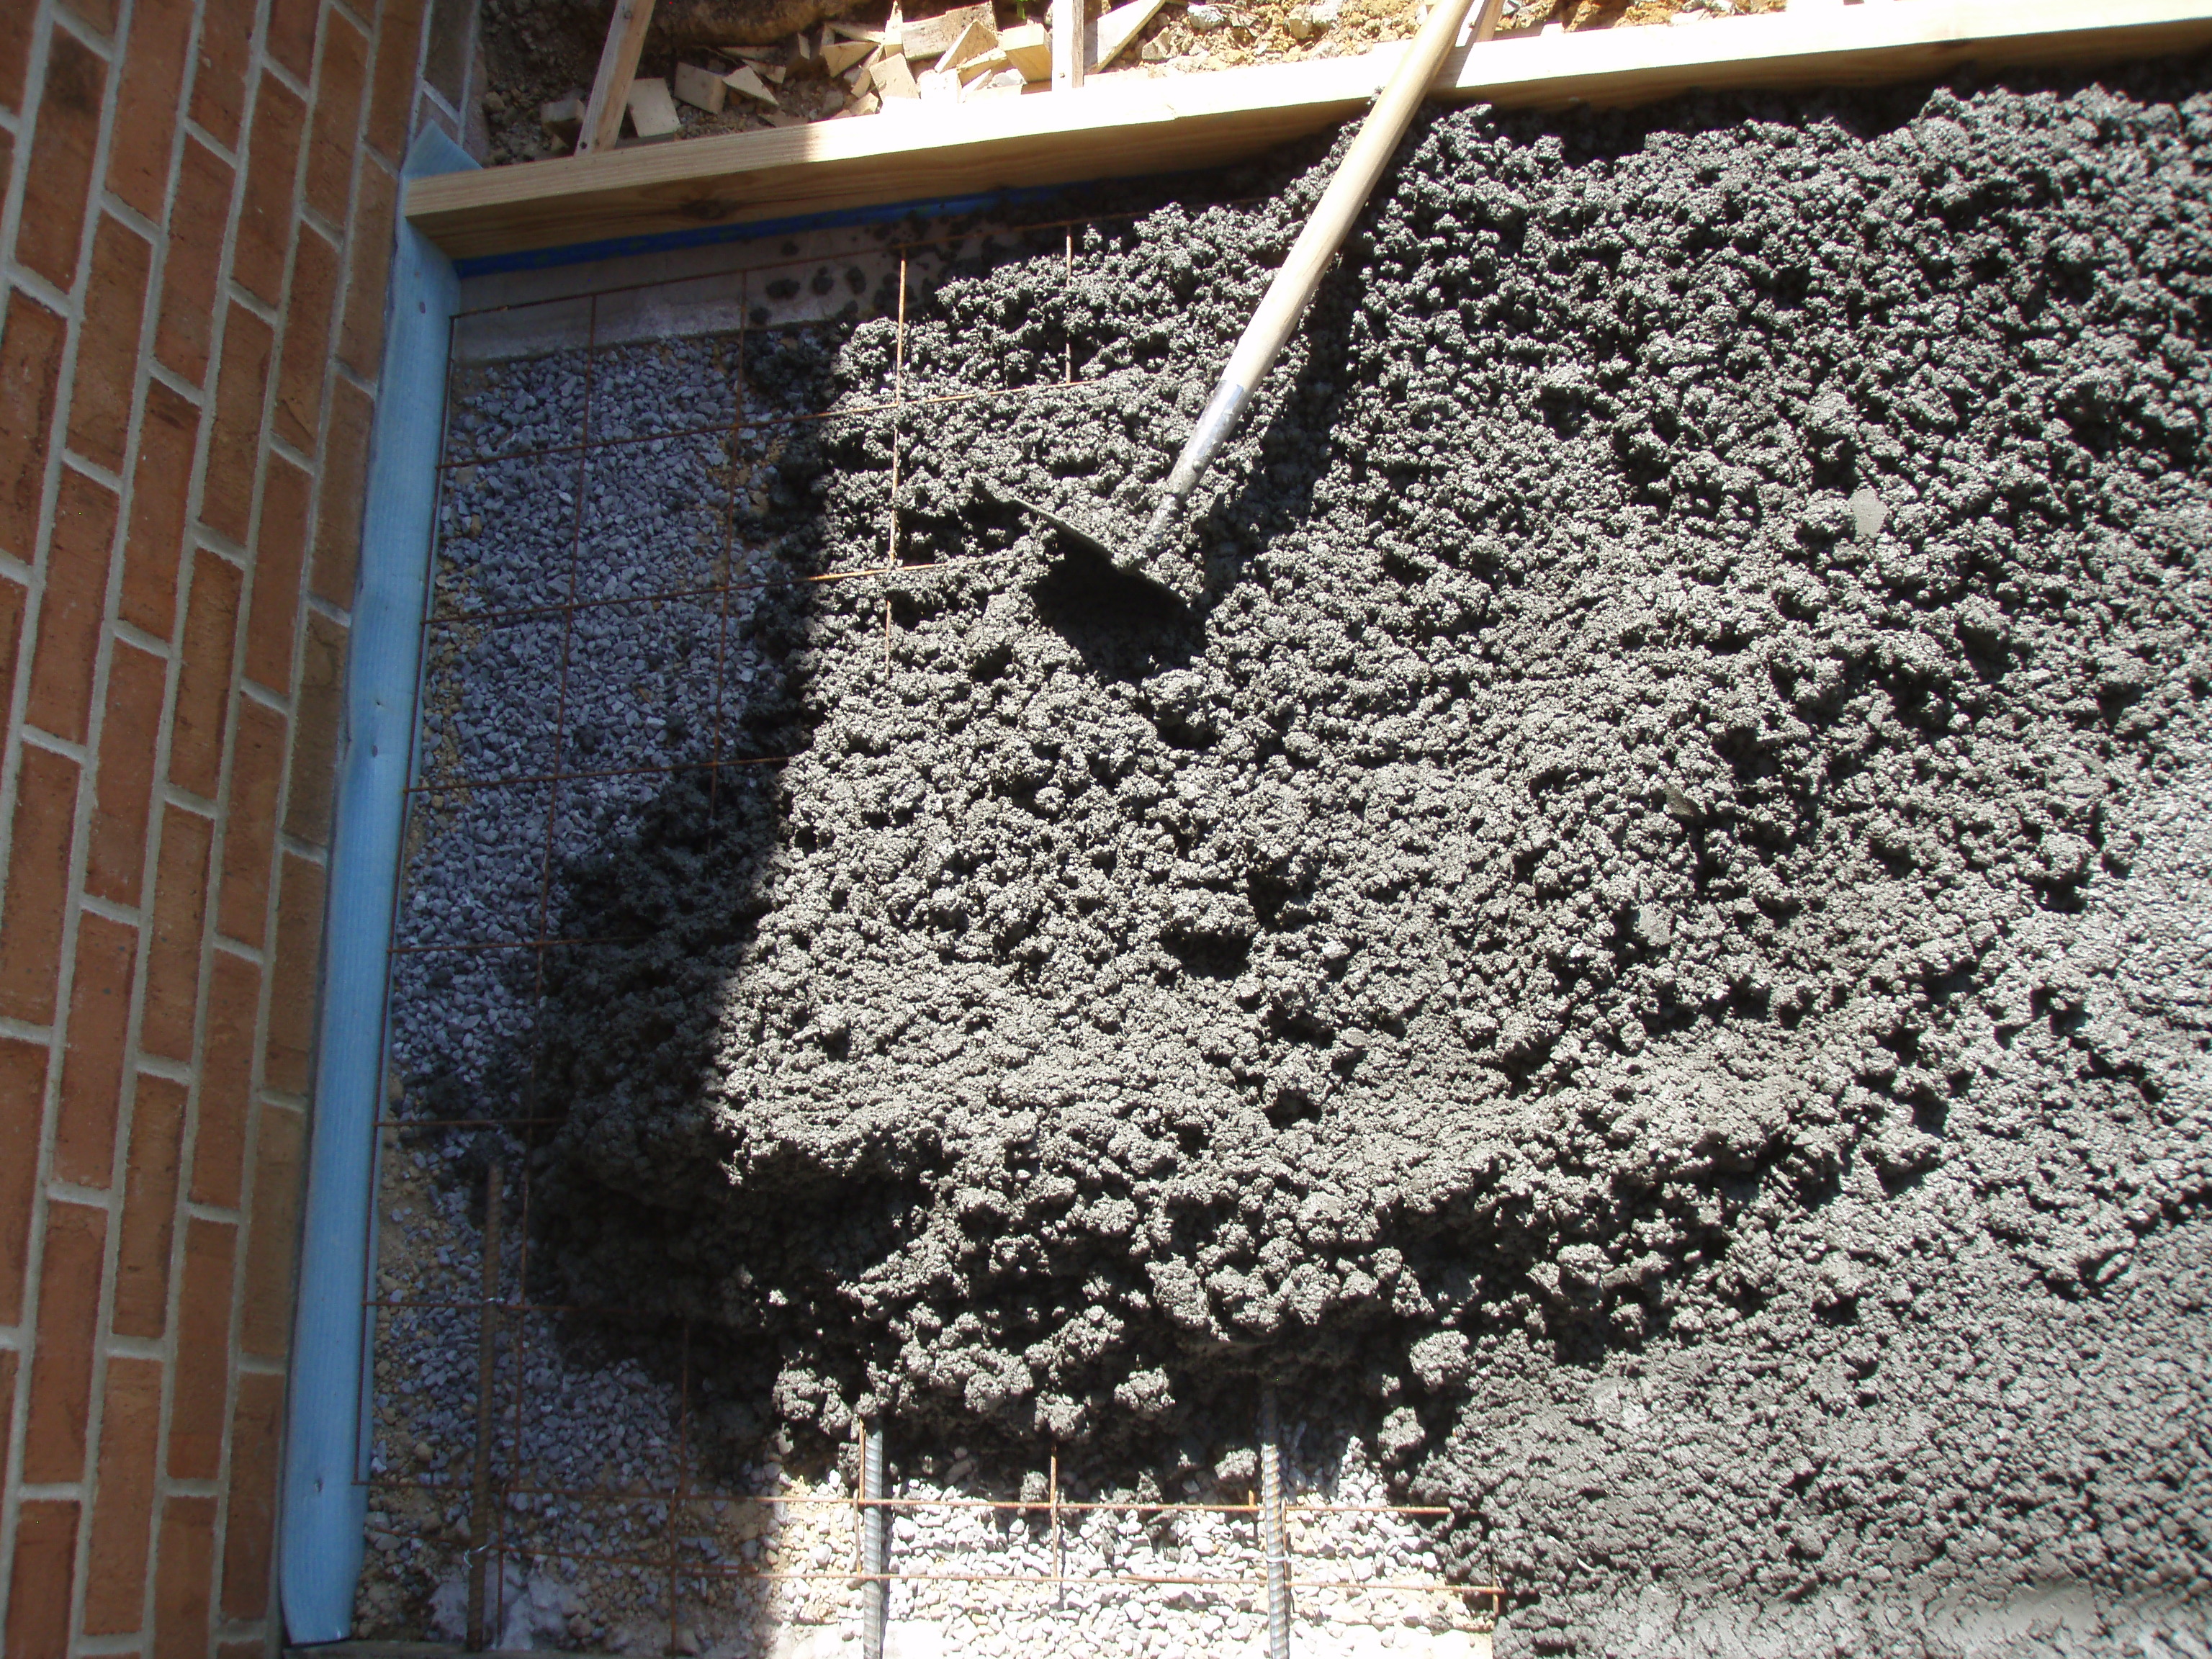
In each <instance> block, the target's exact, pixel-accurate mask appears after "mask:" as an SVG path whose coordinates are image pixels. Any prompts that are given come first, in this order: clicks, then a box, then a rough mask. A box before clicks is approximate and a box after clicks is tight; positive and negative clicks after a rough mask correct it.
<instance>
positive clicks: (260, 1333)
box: [239, 1106, 307, 1359]
mask: <svg viewBox="0 0 2212 1659" xmlns="http://www.w3.org/2000/svg"><path fill="white" fill-rule="evenodd" d="M306 1159H307V1127H306V1123H305V1121H304V1119H303V1118H302V1116H301V1114H300V1113H298V1112H295V1111H294V1110H293V1109H291V1108H290V1107H289V1106H264V1107H263V1108H262V1109H261V1130H260V1133H259V1135H258V1138H257V1139H256V1142H255V1146H254V1159H253V1222H252V1228H251V1230H250V1231H249V1232H248V1234H247V1237H246V1303H245V1311H244V1313H243V1315H242V1316H241V1317H240V1322H239V1346H240V1347H241V1348H243V1349H244V1350H245V1351H246V1352H247V1353H250V1354H256V1355H258V1356H259V1357H260V1358H264V1359H282V1358H283V1357H284V1355H285V1352H286V1350H287V1347H288V1346H289V1341H288V1339H289V1337H290V1335H291V1331H292V1277H293V1273H294V1271H295V1263H296V1262H297V1261H298V1259H299V1251H300V1190H301V1180H302V1171H303V1170H304V1168H305V1164H306Z"/></svg>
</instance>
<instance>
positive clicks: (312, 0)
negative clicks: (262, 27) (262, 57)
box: [268, 0, 319, 86]
mask: <svg viewBox="0 0 2212 1659" xmlns="http://www.w3.org/2000/svg"><path fill="white" fill-rule="evenodd" d="M318 9H319V5H318V0H270V7H269V43H268V52H269V55H270V57H271V58H275V59H276V61H277V62H278V63H279V64H283V66H284V67H285V68H286V69H287V70H290V71H291V75H292V78H293V79H294V80H295V81H297V82H299V83H300V84H301V86H305V85H307V82H310V81H312V80H313V79H314V78H315V14H316V11H317V10H318Z"/></svg>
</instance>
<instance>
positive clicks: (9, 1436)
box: [0, 1348, 16, 1485]
mask: <svg viewBox="0 0 2212 1659" xmlns="http://www.w3.org/2000/svg"><path fill="white" fill-rule="evenodd" d="M15 1358H16V1355H15V1349H13V1348H0V1400H4V1401H8V1404H9V1409H8V1410H7V1411H4V1412H0V1485H5V1484H6V1482H7V1480H8V1476H9V1474H10V1473H12V1472H13V1468H14V1465H12V1464H11V1463H9V1461H8V1459H9V1454H10V1453H11V1452H12V1451H13V1450H14V1449H15V1439H14V1435H15Z"/></svg>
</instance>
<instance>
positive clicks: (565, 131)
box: [538, 92, 586, 149]
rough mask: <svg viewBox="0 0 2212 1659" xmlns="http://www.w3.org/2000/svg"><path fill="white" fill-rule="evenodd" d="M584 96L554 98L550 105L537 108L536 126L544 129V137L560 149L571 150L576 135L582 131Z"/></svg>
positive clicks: (581, 94)
mask: <svg viewBox="0 0 2212 1659" xmlns="http://www.w3.org/2000/svg"><path fill="white" fill-rule="evenodd" d="M585 96H586V94H583V93H580V92H572V93H570V94H568V96H566V97H565V98H556V99H555V100H553V101H552V102H551V103H550V104H540V105H539V106H538V125H540V126H542V127H544V129H545V136H546V137H549V138H550V139H551V140H552V141H553V142H554V143H556V144H558V145H560V146H561V147H562V149H569V148H572V147H573V146H574V143H575V142H576V135H577V134H578V133H580V132H581V131H583V130H584V100H585Z"/></svg>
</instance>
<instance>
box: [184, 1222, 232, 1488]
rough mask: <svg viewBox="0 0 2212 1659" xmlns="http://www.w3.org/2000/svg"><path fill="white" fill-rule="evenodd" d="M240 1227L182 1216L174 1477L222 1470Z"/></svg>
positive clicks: (194, 1476) (192, 1477)
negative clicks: (182, 1271)
mask: <svg viewBox="0 0 2212 1659" xmlns="http://www.w3.org/2000/svg"><path fill="white" fill-rule="evenodd" d="M237 1253H238V1229H237V1228H236V1227H234V1226H233V1225H231V1224H230V1223H229V1222H228V1221H210V1220H207V1219H206V1218H204V1217H201V1216H190V1217H187V1218H185V1278H184V1283H183V1285H181V1286H180V1287H179V1290H178V1292H177V1381H176V1390H175V1395H174V1397H173V1399H172V1400H171V1401H170V1405H169V1478H170V1479H171V1480H214V1479H215V1478H216V1476H217V1475H218V1474H222V1429H223V1422H224V1419H225V1417H226V1416H227V1414H228V1408H229V1401H227V1400H226V1399H225V1398H224V1394H225V1391H226V1389H227V1385H228V1383H229V1381H230V1292H231V1279H232V1277H233V1273H232V1268H233V1267H234V1259H235V1257H236V1255H237Z"/></svg>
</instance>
